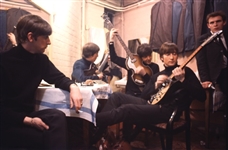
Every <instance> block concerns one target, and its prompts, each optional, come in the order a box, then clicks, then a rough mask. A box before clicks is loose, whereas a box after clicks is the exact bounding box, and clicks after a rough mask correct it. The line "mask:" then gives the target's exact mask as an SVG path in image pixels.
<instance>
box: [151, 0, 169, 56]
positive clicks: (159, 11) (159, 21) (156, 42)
mask: <svg viewBox="0 0 228 150" xmlns="http://www.w3.org/2000/svg"><path fill="white" fill-rule="evenodd" d="M164 10H165V11H164ZM171 23H172V2H171V1H170V0H161V1H160V2H157V3H156V4H155V5H154V6H153V7H152V9H151V31H150V41H149V43H150V45H151V47H152V49H153V50H154V51H155V52H156V51H158V50H159V48H160V46H161V45H162V44H163V43H164V42H171V41H172V25H171Z"/></svg>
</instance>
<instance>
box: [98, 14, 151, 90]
mask: <svg viewBox="0 0 228 150" xmlns="http://www.w3.org/2000/svg"><path fill="white" fill-rule="evenodd" d="M101 17H102V18H103V19H104V22H105V25H106V28H107V29H108V30H111V29H112V28H113V24H112V23H111V21H110V20H109V17H108V16H107V14H105V13H104V14H103V15H102V16H101ZM116 37H117V39H118V40H119V42H120V44H121V45H122V47H123V48H124V50H125V51H126V53H127V55H128V58H127V59H126V62H125V64H126V67H127V69H128V70H132V76H131V78H132V80H133V81H134V83H135V84H137V85H139V86H141V85H145V83H144V81H143V78H142V76H141V75H140V74H136V73H135V70H136V68H137V67H138V66H142V67H143V68H144V69H145V71H146V73H147V74H148V75H150V76H152V70H151V68H150V67H148V66H145V65H144V64H143V63H142V60H141V58H140V57H139V56H138V55H137V54H133V53H131V51H130V50H129V49H128V47H127V46H126V44H125V43H124V41H123V40H122V39H121V37H120V36H119V35H118V34H116Z"/></svg>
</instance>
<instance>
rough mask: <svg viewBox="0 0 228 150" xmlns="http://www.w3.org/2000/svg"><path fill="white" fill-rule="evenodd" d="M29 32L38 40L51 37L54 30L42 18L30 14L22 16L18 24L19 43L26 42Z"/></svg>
mask: <svg viewBox="0 0 228 150" xmlns="http://www.w3.org/2000/svg"><path fill="white" fill-rule="evenodd" d="M29 32H31V33H32V36H33V37H34V38H35V40H36V39H37V37H38V36H41V35H42V36H46V35H48V36H49V35H51V33H52V29H51V26H50V24H49V23H48V22H47V21H45V20H43V19H42V18H41V17H40V16H37V15H32V14H29V15H24V16H22V17H21V18H20V19H19V21H18V23H17V40H18V42H19V43H23V42H25V41H26V40H27V35H28V33H29Z"/></svg>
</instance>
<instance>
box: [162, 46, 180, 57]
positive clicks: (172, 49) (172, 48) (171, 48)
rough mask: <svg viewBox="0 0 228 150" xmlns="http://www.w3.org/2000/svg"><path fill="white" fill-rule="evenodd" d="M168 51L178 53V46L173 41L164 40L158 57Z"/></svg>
mask: <svg viewBox="0 0 228 150" xmlns="http://www.w3.org/2000/svg"><path fill="white" fill-rule="evenodd" d="M168 53H178V47H177V45H176V44H175V43H171V42H165V43H163V44H162V45H161V47H160V49H159V54H160V57H161V56H163V55H164V54H168Z"/></svg>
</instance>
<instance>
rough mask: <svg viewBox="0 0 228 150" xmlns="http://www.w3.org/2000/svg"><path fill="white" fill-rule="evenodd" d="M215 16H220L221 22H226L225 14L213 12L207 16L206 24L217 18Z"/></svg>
mask: <svg viewBox="0 0 228 150" xmlns="http://www.w3.org/2000/svg"><path fill="white" fill-rule="evenodd" d="M217 16H221V17H222V20H223V21H224V22H226V15H225V13H224V12H222V11H215V12H212V13H210V14H208V15H207V17H206V21H207V23H208V20H209V19H210V18H211V17H217Z"/></svg>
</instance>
